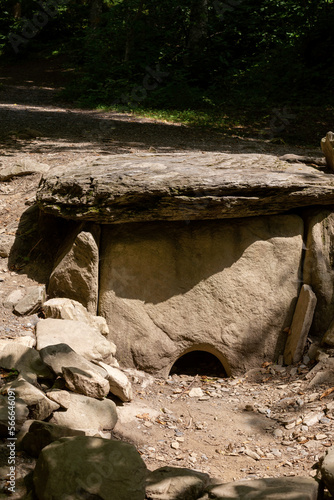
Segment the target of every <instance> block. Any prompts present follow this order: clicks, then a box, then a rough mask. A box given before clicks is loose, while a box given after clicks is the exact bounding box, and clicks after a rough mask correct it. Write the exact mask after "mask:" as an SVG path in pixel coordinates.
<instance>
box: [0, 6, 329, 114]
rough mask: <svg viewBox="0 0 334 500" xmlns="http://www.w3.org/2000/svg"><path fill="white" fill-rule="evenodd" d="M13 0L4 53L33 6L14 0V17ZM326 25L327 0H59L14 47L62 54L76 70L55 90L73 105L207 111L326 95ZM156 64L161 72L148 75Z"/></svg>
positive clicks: (1, 26) (2, 36)
mask: <svg viewBox="0 0 334 500" xmlns="http://www.w3.org/2000/svg"><path fill="white" fill-rule="evenodd" d="M55 1H57V0H55ZM63 2H64V0H63ZM15 3H16V0H2V4H3V9H2V12H1V14H0V51H2V53H4V54H5V55H7V57H9V55H13V51H12V50H11V47H10V44H8V33H9V32H12V33H16V34H20V33H22V29H23V26H24V23H25V20H26V19H28V20H31V19H33V18H34V15H35V14H36V13H37V12H38V11H39V10H40V9H41V6H40V4H39V3H37V1H36V0H22V2H21V6H22V15H21V17H16V18H15V17H14V15H13V8H14V4H15ZM93 8H96V9H97V12H98V16H97V18H96V19H95V21H92V12H93ZM333 26H334V4H333V0H317V1H314V0H302V1H300V0H299V1H297V0H247V1H246V0H208V1H207V2H206V1H205V0H185V1H183V2H182V4H180V2H179V1H176V0H165V1H164V2H157V1H153V0H80V2H79V1H78V0H67V1H66V2H65V3H64V4H59V8H58V14H57V15H56V16H54V17H52V18H50V19H49V20H48V24H47V26H46V27H45V28H41V29H40V30H39V31H38V33H37V34H36V36H35V37H33V38H31V39H30V40H29V43H27V44H25V45H24V46H22V47H21V49H22V50H21V52H20V54H22V53H25V52H28V53H31V52H34V51H38V52H43V51H44V53H48V54H52V53H57V54H59V53H61V52H64V53H66V54H67V57H68V58H69V60H70V61H71V64H73V65H74V66H75V68H76V72H75V78H74V80H73V82H72V84H71V85H69V87H68V88H67V89H66V90H65V93H64V95H65V97H67V98H68V99H71V100H72V101H74V102H77V103H78V104H80V105H87V106H99V105H105V106H118V107H121V108H126V109H138V108H141V109H142V108H148V109H154V108H156V109H163V108H166V109H177V110H180V111H187V110H189V109H199V110H203V111H204V110H205V111H206V110H211V111H213V112H215V110H216V109H217V108H219V106H223V105H224V106H227V105H230V104H235V103H237V104H238V105H242V106H248V105H252V106H262V107H266V106H270V105H274V104H275V103H279V102H284V103H285V104H287V105H288V104H290V103H291V104H294V105H298V104H301V103H303V104H304V105H305V104H315V103H318V104H331V103H332V102H333V97H334V95H333V89H334V86H333V78H334V50H333V49H334V30H333ZM196 27H197V28H198V29H197V32H195V28H196ZM20 54H19V55H20ZM156 68H159V71H161V72H163V74H164V76H163V77H159V76H154V75H153V76H152V72H154V71H155V72H156Z"/></svg>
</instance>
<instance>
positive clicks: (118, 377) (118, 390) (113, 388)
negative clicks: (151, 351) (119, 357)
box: [98, 361, 132, 401]
mask: <svg viewBox="0 0 334 500" xmlns="http://www.w3.org/2000/svg"><path fill="white" fill-rule="evenodd" d="M98 365H99V366H100V367H101V368H103V369H104V370H105V371H106V373H107V375H106V377H107V380H108V382H109V388H110V392H111V393H112V394H114V396H117V397H118V398H120V400H121V401H131V399H132V386H131V382H130V381H129V379H128V377H127V376H126V375H125V373H123V372H122V371H121V370H120V369H119V368H116V367H114V366H110V365H107V364H106V363H102V362H101V361H99V363H98Z"/></svg>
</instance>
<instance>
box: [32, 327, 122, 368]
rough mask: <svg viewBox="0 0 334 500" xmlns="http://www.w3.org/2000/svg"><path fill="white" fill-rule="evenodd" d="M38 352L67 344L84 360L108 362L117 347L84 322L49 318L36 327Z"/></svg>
mask: <svg viewBox="0 0 334 500" xmlns="http://www.w3.org/2000/svg"><path fill="white" fill-rule="evenodd" d="M36 338H37V350H41V349H43V347H47V346H49V345H55V344H67V345H69V346H70V347H71V348H72V349H73V350H74V351H75V352H76V353H77V354H80V355H81V356H83V357H84V358H86V359H88V360H89V361H91V360H98V361H105V362H108V361H109V359H111V357H112V356H113V355H114V354H115V352H116V346H115V344H113V343H112V342H110V341H108V340H107V339H106V338H105V337H104V336H103V335H102V334H101V333H100V332H99V331H98V330H96V329H95V328H93V327H91V326H89V325H88V324H87V323H83V322H82V321H71V320H66V319H53V318H48V319H45V320H43V321H39V323H37V325H36Z"/></svg>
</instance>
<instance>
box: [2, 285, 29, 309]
mask: <svg viewBox="0 0 334 500" xmlns="http://www.w3.org/2000/svg"><path fill="white" fill-rule="evenodd" d="M23 296H24V291H23V290H22V288H18V289H17V290H13V291H12V292H10V294H9V295H7V297H6V298H5V300H4V301H3V303H2V304H3V306H4V307H5V308H6V309H13V308H14V307H15V306H16V304H17V303H18V302H19V301H20V300H21V299H23Z"/></svg>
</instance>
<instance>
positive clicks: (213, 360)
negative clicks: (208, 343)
mask: <svg viewBox="0 0 334 500" xmlns="http://www.w3.org/2000/svg"><path fill="white" fill-rule="evenodd" d="M174 374H176V375H192V376H195V375H201V376H203V375H204V376H207V377H219V378H224V377H228V374H227V373H226V370H225V368H224V366H223V365H222V363H221V362H220V361H219V359H218V358H217V356H215V355H214V354H212V353H211V352H207V351H199V350H193V351H190V352H187V353H185V354H183V356H180V357H179V358H178V359H177V360H176V361H175V363H174V364H173V366H172V368H171V370H170V372H169V375H174Z"/></svg>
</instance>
